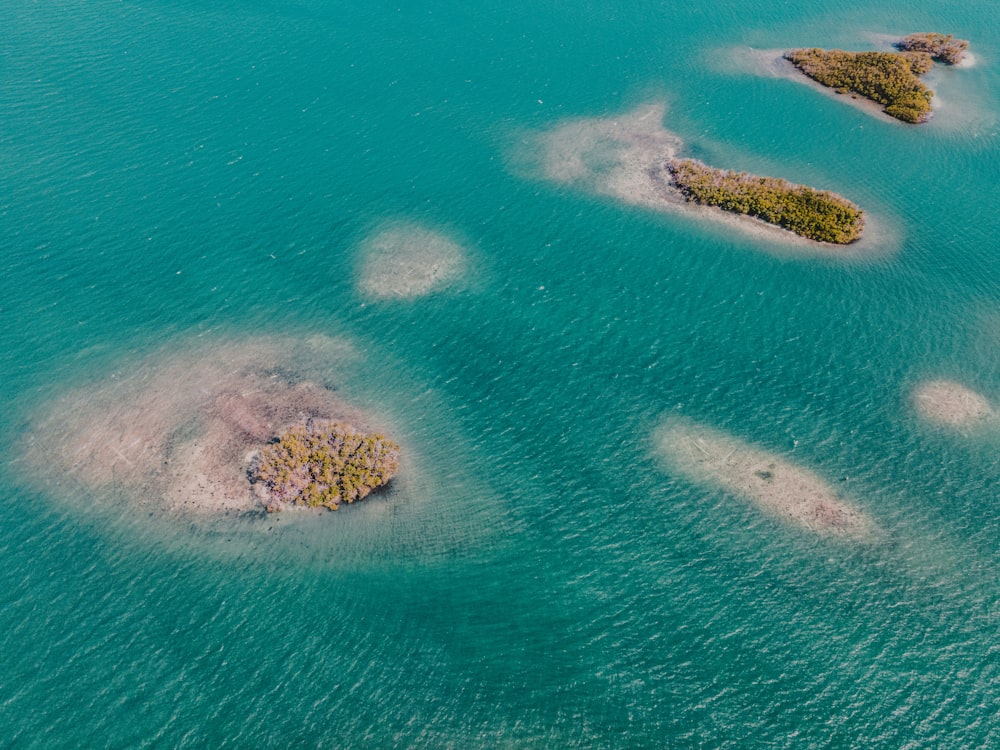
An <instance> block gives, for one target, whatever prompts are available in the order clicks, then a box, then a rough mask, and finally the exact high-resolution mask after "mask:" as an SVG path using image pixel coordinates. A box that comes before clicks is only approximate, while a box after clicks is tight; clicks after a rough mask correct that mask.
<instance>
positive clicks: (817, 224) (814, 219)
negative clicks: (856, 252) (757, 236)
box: [666, 159, 864, 245]
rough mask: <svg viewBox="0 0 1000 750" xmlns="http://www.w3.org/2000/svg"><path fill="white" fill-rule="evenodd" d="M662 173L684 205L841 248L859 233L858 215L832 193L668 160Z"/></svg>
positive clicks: (861, 225) (861, 224)
mask: <svg viewBox="0 0 1000 750" xmlns="http://www.w3.org/2000/svg"><path fill="white" fill-rule="evenodd" d="M666 168H667V171H669V172H670V175H671V177H672V179H673V183H674V185H676V187H677V188H678V189H679V190H680V191H681V193H682V194H683V195H684V196H685V198H687V199H688V200H690V201H694V202H696V203H700V204H704V205H708V206H717V207H719V208H721V209H723V210H724V211H731V212H733V213H737V214H745V215H747V216H753V217H755V218H758V219H760V220H761V221H766V222H767V223H768V224H774V225H775V226H779V227H782V228H783V229H787V230H789V231H791V232H794V233H795V234H798V235H800V236H802V237H806V238H808V239H810V240H815V241H817V242H832V243H835V244H838V245H846V244H848V243H851V242H854V241H855V240H857V239H858V238H859V237H860V236H861V231H862V229H863V228H864V219H863V214H864V212H863V211H862V210H861V209H860V208H858V207H857V206H856V205H854V204H853V203H851V202H850V201H849V200H847V199H846V198H844V197H842V196H839V195H837V194H836V193H831V192H829V191H825V190H815V189H813V188H810V187H806V186H804V185H796V184H794V183H791V182H788V181H787V180H782V179H779V178H775V177H759V176H756V175H752V174H748V173H747V172H734V171H731V170H725V169H714V168H713V167H708V166H706V165H705V164H702V163H701V162H699V161H696V160H694V159H674V160H671V161H669V162H667V164H666Z"/></svg>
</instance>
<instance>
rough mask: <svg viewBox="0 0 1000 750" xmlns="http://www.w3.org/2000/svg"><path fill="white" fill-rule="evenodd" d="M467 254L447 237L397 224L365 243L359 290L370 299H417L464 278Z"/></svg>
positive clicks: (406, 224) (408, 223)
mask: <svg viewBox="0 0 1000 750" xmlns="http://www.w3.org/2000/svg"><path fill="white" fill-rule="evenodd" d="M465 270H466V251H465V248H463V247H462V246H461V245H460V244H459V243H457V242H455V241H454V240H453V239H451V238H450V237H448V236H447V235H445V234H443V233H441V232H438V231H435V230H432V229H429V228H427V227H425V226H423V225H421V224H417V223H413V222H394V223H391V224H387V225H385V226H384V227H382V228H381V229H380V230H379V231H377V232H375V234H373V235H372V236H371V237H369V238H368V239H367V240H365V241H364V243H362V248H361V267H360V272H359V280H358V287H359V289H360V290H361V292H362V294H363V295H364V296H366V297H369V298H371V299H377V300H381V299H399V300H405V299H414V298H416V297H422V296H424V295H426V294H430V293H432V292H435V291H438V290H441V289H444V288H446V287H448V286H449V285H451V284H452V283H454V282H455V281H456V280H458V279H459V278H461V277H462V275H463V274H464V273H465Z"/></svg>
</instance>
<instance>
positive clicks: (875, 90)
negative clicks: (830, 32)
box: [784, 32, 969, 124]
mask: <svg viewBox="0 0 1000 750" xmlns="http://www.w3.org/2000/svg"><path fill="white" fill-rule="evenodd" d="M893 46H895V47H896V50H897V51H896V52H845V51H844V50H839V49H835V50H824V49H819V48H816V47H813V48H806V49H793V50H788V51H787V52H785V53H784V58H785V59H786V60H788V61H789V62H790V63H791V64H792V65H794V66H795V67H796V68H797V69H798V70H799V71H800V72H802V73H803V74H804V75H806V76H808V77H809V78H811V79H813V80H814V81H816V82H817V83H819V84H821V85H823V86H826V87H828V88H831V89H833V90H835V91H836V92H837V93H840V94H850V95H852V96H854V97H855V98H857V97H861V98H864V99H868V100H870V101H872V102H875V103H876V104H880V105H882V107H883V110H884V111H885V113H886V114H887V115H889V116H890V117H894V118H896V119H897V120H902V121H903V122H908V123H913V124H916V123H922V122H926V121H927V120H928V119H930V116H931V100H932V99H933V98H934V92H933V91H932V90H931V89H930V88H928V87H927V86H926V85H925V84H924V82H923V81H921V80H920V76H922V75H924V74H925V73H927V72H928V71H930V70H931V68H933V67H934V63H935V61H937V62H940V63H942V64H945V65H957V64H958V63H960V62H961V61H962V58H963V57H964V55H965V51H966V50H967V49H968V47H969V43H968V42H967V41H966V40H964V39H955V38H954V37H953V36H951V35H950V34H937V33H931V32H924V33H919V34H910V35H909V36H906V37H904V38H903V39H900V40H899V41H897V42H895V43H894V45H893Z"/></svg>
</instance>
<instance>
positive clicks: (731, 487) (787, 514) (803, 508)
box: [654, 418, 876, 540]
mask: <svg viewBox="0 0 1000 750" xmlns="http://www.w3.org/2000/svg"><path fill="white" fill-rule="evenodd" d="M654 440H655V445H656V451H657V454H658V455H659V456H660V458H661V459H663V460H664V461H665V463H666V465H667V467H668V468H669V470H671V471H674V472H677V473H678V474H680V475H682V476H684V477H685V478H687V479H688V480H690V481H692V482H695V483H697V484H702V485H705V486H710V487H717V488H720V489H722V490H724V491H726V492H729V493H732V494H734V495H737V496H739V497H741V498H743V499H745V500H749V501H750V502H751V503H753V504H754V505H755V506H756V507H757V508H759V509H760V510H761V511H763V512H765V513H767V514H768V515H771V516H773V517H775V518H778V519H780V520H782V521H785V522H788V523H790V524H792V525H795V526H798V527H800V528H804V529H808V530H810V531H812V532H814V533H817V534H822V535H826V536H834V537H844V538H849V539H854V540H864V539H867V538H870V537H871V536H872V535H873V534H874V533H875V532H876V525H875V523H874V521H873V520H872V519H871V518H869V517H868V516H867V515H866V514H865V513H864V512H862V511H861V510H859V509H858V508H856V507H855V506H854V505H853V504H852V503H851V502H850V501H849V500H847V499H845V498H843V497H841V496H840V495H839V494H838V493H837V492H836V491H835V490H834V489H833V488H832V487H831V486H830V484H829V483H827V482H826V481H825V480H823V479H822V478H820V477H819V476H818V475H817V474H815V473H813V472H812V471H810V470H809V469H806V468H803V467H801V466H798V465H796V464H795V463H794V462H792V461H789V460H787V459H785V458H783V457H781V456H780V455H778V454H777V453H773V452H770V451H766V450H762V449H760V448H756V447H754V446H752V445H750V444H749V443H746V442H744V441H742V440H740V439H738V438H736V437H733V436H731V435H728V434H726V433H723V432H719V431H717V430H714V429H712V428H709V427H705V426H703V425H700V424H697V423H694V422H690V421H687V420H684V419H679V418H673V419H670V420H667V421H666V422H665V423H664V424H663V425H661V427H660V428H659V429H658V430H657V431H656V434H655V438H654Z"/></svg>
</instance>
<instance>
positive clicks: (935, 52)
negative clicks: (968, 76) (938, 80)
mask: <svg viewBox="0 0 1000 750" xmlns="http://www.w3.org/2000/svg"><path fill="white" fill-rule="evenodd" d="M895 46H896V49H898V50H902V51H903V52H925V53H927V54H929V55H930V56H931V57H933V58H934V59H935V60H937V61H938V62H941V63H944V64H945V65H957V64H958V63H960V62H962V58H963V57H964V56H965V51H966V50H967V49H969V43H968V42H967V41H966V40H965V39H956V38H955V37H953V36H952V35H951V34H937V33H934V32H922V33H920V34H910V35H909V36H904V37H903V38H902V39H900V40H899V41H898V42H896V45H895Z"/></svg>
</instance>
